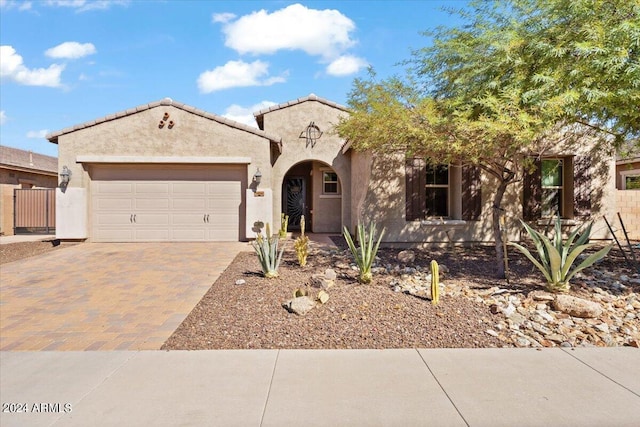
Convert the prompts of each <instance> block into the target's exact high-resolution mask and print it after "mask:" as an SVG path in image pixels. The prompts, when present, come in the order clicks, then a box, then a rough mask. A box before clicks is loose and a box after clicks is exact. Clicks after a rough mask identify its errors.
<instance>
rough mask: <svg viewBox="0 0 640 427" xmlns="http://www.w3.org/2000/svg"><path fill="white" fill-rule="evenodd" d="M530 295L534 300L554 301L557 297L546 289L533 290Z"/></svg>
mask: <svg viewBox="0 0 640 427" xmlns="http://www.w3.org/2000/svg"><path fill="white" fill-rule="evenodd" d="M529 296H530V297H531V298H532V299H533V300H534V301H553V300H554V299H555V297H554V296H553V295H552V294H550V293H549V292H544V291H533V292H531V293H530V294H529Z"/></svg>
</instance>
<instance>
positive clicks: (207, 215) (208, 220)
mask: <svg viewBox="0 0 640 427" xmlns="http://www.w3.org/2000/svg"><path fill="white" fill-rule="evenodd" d="M208 222H209V214H207V223H208Z"/></svg>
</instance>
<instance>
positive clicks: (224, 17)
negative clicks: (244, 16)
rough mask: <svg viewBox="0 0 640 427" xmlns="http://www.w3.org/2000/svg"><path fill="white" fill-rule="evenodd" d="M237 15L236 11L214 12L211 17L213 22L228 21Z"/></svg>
mask: <svg viewBox="0 0 640 427" xmlns="http://www.w3.org/2000/svg"><path fill="white" fill-rule="evenodd" d="M235 17H236V15H235V14H234V13H214V14H213V16H212V17H211V20H212V21H213V22H222V23H227V22H229V21H231V20H232V19H234V18H235Z"/></svg>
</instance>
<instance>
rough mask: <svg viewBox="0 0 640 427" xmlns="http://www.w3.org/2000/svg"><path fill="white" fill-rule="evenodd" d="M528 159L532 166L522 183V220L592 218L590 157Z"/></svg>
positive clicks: (527, 170)
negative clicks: (556, 216)
mask: <svg viewBox="0 0 640 427" xmlns="http://www.w3.org/2000/svg"><path fill="white" fill-rule="evenodd" d="M531 160H532V162H533V167H532V168H530V169H525V171H524V180H523V193H522V216H523V217H524V220H525V221H536V220H539V219H542V218H549V217H551V216H555V215H560V217H562V218H565V219H574V218H588V217H590V216H591V198H592V194H593V188H592V182H591V175H592V173H591V170H592V165H591V157H590V156H563V157H547V158H543V159H540V158H532V159H531ZM545 220H546V219H545Z"/></svg>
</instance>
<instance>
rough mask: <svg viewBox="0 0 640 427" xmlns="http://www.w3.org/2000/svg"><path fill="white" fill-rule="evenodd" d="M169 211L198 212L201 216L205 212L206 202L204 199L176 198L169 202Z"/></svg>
mask: <svg viewBox="0 0 640 427" xmlns="http://www.w3.org/2000/svg"><path fill="white" fill-rule="evenodd" d="M171 209H172V210H174V211H191V212H193V211H198V212H202V213H203V214H204V213H205V212H206V211H207V200H206V199H205V198H202V197H201V198H198V199H195V198H191V197H189V198H178V197H174V198H173V199H172V200H171Z"/></svg>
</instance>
